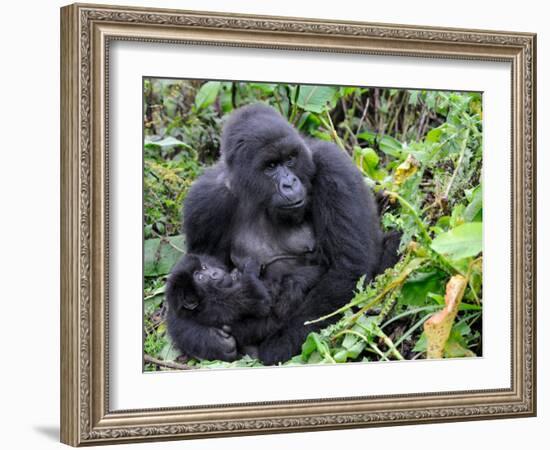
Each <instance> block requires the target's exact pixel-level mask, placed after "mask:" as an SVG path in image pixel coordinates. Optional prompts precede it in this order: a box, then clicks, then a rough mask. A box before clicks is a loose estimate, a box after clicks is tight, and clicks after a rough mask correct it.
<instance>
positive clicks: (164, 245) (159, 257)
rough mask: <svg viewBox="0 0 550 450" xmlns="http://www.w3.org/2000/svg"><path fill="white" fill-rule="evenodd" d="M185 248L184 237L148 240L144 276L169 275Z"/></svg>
mask: <svg viewBox="0 0 550 450" xmlns="http://www.w3.org/2000/svg"><path fill="white" fill-rule="evenodd" d="M184 246H185V241H184V239H183V236H172V237H168V238H155V239H147V240H146V241H145V243H144V244H143V274H144V275H145V276H146V277H152V276H159V275H166V274H167V273H169V272H170V270H172V267H173V266H174V264H176V262H177V261H178V259H179V258H180V257H181V256H182V252H181V251H180V250H184Z"/></svg>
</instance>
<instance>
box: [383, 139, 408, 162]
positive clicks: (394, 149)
mask: <svg viewBox="0 0 550 450" xmlns="http://www.w3.org/2000/svg"><path fill="white" fill-rule="evenodd" d="M379 145H380V150H382V151H383V152H384V153H385V154H386V155H390V156H393V157H394V158H400V157H401V156H403V144H401V142H399V141H398V140H397V139H395V138H392V137H391V136H382V139H380V143H379Z"/></svg>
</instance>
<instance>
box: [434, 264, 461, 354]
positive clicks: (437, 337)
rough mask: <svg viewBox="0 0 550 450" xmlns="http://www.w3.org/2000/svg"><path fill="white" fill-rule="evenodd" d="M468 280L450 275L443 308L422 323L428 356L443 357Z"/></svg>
mask: <svg viewBox="0 0 550 450" xmlns="http://www.w3.org/2000/svg"><path fill="white" fill-rule="evenodd" d="M467 284H468V280H467V279H466V278H465V277H463V276H462V275H455V276H453V277H451V279H450V280H449V282H448V283H447V288H446V291H445V308H443V309H442V310H441V311H439V312H437V313H435V314H434V315H433V316H432V317H430V318H429V319H428V320H427V321H426V322H425V323H424V332H425V333H426V337H427V339H428V358H443V351H444V350H445V344H446V343H447V340H448V339H449V335H450V334H451V328H452V327H453V322H454V320H455V317H456V314H457V313H458V307H459V306H460V302H461V300H462V297H463V295H464V291H465V289H466V285H467Z"/></svg>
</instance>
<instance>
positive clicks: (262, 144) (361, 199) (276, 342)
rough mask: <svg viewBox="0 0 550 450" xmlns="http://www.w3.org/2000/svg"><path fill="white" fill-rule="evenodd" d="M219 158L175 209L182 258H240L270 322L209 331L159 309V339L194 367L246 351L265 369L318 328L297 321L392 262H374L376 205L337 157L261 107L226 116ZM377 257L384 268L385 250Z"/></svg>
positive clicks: (173, 291) (173, 287)
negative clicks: (265, 297)
mask: <svg viewBox="0 0 550 450" xmlns="http://www.w3.org/2000/svg"><path fill="white" fill-rule="evenodd" d="M221 154H222V157H221V159H220V161H219V162H218V163H217V164H216V165H214V166H213V167H212V168H210V169H209V170H207V171H206V172H205V173H204V175H202V176H201V177H200V178H199V179H198V180H197V181H196V182H195V183H194V185H193V186H192V188H191V190H190V192H189V194H188V196H187V199H186V201H185V207H184V232H185V235H186V238H187V249H188V251H189V252H192V253H198V254H201V253H202V254H208V255H211V256H214V257H216V258H219V259H220V260H222V261H224V262H225V263H226V264H227V265H229V266H231V265H234V266H236V267H238V268H242V264H243V261H244V260H246V259H247V258H248V259H250V258H252V259H254V260H256V261H257V262H259V263H260V265H261V266H262V268H263V272H262V280H264V282H265V283H266V285H267V286H268V288H269V290H270V292H271V293H272V295H273V298H274V305H273V308H272V313H271V314H270V315H269V317H267V318H263V319H258V318H253V317H250V318H248V319H245V320H241V321H239V323H228V324H227V326H224V327H223V329H217V328H213V327H206V326H203V325H200V324H198V323H196V322H194V321H193V320H191V319H189V318H188V317H180V316H178V315H177V314H176V313H175V312H173V309H174V308H169V314H168V329H169V331H170V334H171V336H172V339H173V340H174V342H175V343H176V345H177V346H178V347H179V348H180V349H181V350H182V351H183V352H185V353H187V354H191V355H194V356H197V357H200V358H206V359H223V360H232V359H235V358H236V357H237V355H238V353H239V352H240V351H243V349H244V351H247V349H249V348H250V346H253V348H255V349H257V351H258V356H259V358H260V359H261V360H262V361H263V362H264V363H265V364H274V363H277V362H280V361H285V360H288V359H289V358H290V357H291V356H292V355H294V354H296V353H299V351H300V347H301V344H302V343H303V341H304V339H305V337H306V336H307V334H308V333H309V332H311V331H314V330H316V329H319V328H321V327H324V326H326V325H328V321H325V322H322V323H316V324H314V325H308V326H304V322H305V321H307V320H311V319H316V318H318V317H321V316H323V315H325V314H328V313H330V312H332V311H334V310H336V309H337V308H339V307H341V306H343V305H344V304H345V303H347V302H348V301H349V300H350V298H351V297H352V295H353V290H354V288H355V286H356V283H357V280H358V279H359V278H360V277H361V276H362V275H366V280H367V281H368V280H371V279H372V278H373V277H374V276H375V275H376V274H377V273H378V272H379V271H380V270H381V269H382V265H383V266H387V265H389V264H391V262H393V261H389V260H388V261H383V260H384V258H385V257H384V255H383V253H384V252H383V247H384V244H383V243H384V236H383V233H382V232H381V229H380V225H379V217H378V213H377V209H376V205H375V202H374V200H373V197H372V194H371V192H370V191H369V190H368V189H367V187H366V185H365V182H364V180H363V177H362V176H361V174H360V173H359V171H358V169H357V168H356V167H355V166H354V164H353V163H352V161H351V159H350V158H349V156H348V155H347V154H346V153H345V152H343V151H342V150H340V149H339V148H338V147H336V146H335V145H333V144H331V143H328V142H323V141H318V140H306V139H304V138H303V137H301V136H300V135H299V134H298V133H297V132H296V130H295V129H294V128H293V127H292V126H290V125H289V124H288V122H287V121H286V120H285V119H284V118H283V117H281V116H280V115H279V114H278V113H277V112H276V111H275V110H274V109H272V108H270V107H268V106H265V105H260V104H256V105H251V106H247V107H244V108H241V109H239V110H238V111H236V112H234V113H233V114H232V115H231V117H230V118H229V120H228V122H227V124H226V125H225V127H224V130H223V134H222V144H221ZM387 253H388V255H386V259H390V260H391V259H393V256H394V255H395V247H392V248H391V249H389V250H388V252H387ZM178 272H179V271H178V265H176V266H175V267H174V269H173V271H172V274H171V276H170V278H169V282H168V289H167V298H168V300H169V303H170V304H178V302H179V301H180V299H181V298H182V295H183V294H182V292H181V289H180V288H179V287H178V277H179V275H178ZM170 311H172V312H170ZM253 353H254V352H253Z"/></svg>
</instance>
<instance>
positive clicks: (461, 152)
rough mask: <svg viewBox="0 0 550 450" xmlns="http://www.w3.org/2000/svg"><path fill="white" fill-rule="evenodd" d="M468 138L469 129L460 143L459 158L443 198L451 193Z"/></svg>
mask: <svg viewBox="0 0 550 450" xmlns="http://www.w3.org/2000/svg"><path fill="white" fill-rule="evenodd" d="M469 137H470V129H467V130H466V136H465V137H464V140H463V141H462V148H461V149H460V156H459V157H458V161H457V163H456V167H455V170H454V172H453V175H452V176H451V179H450V180H449V184H448V185H447V189H445V195H444V198H445V199H447V198H449V194H450V192H451V188H452V186H453V183H454V181H455V179H456V177H457V175H458V172H459V171H460V166H461V165H462V161H464V155H465V153H466V148H467V147H468V146H467V144H468V138H469Z"/></svg>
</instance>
